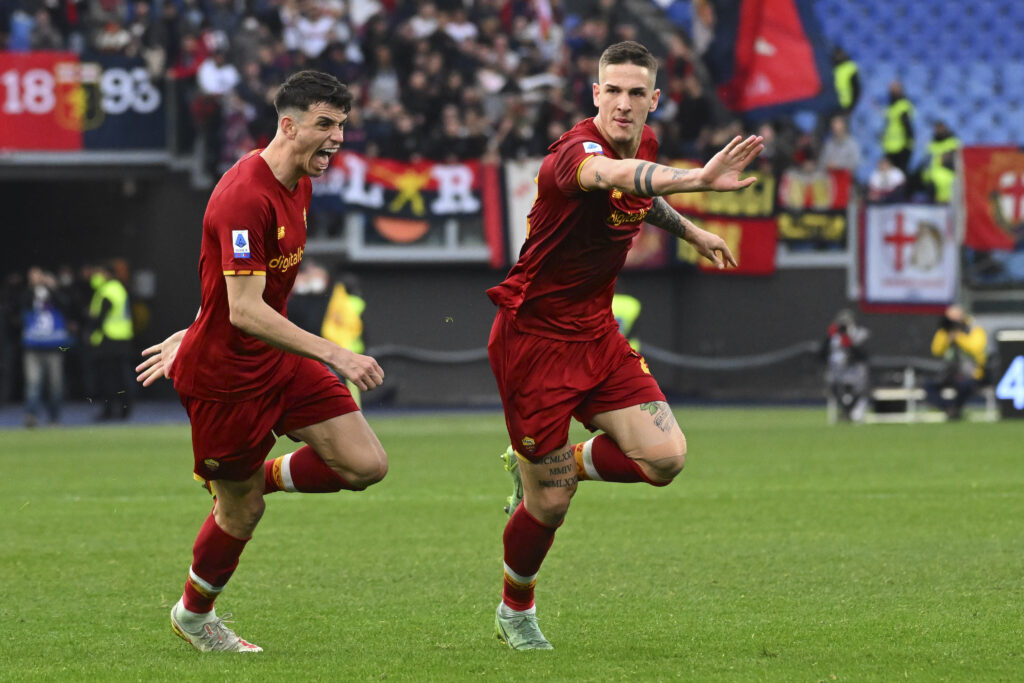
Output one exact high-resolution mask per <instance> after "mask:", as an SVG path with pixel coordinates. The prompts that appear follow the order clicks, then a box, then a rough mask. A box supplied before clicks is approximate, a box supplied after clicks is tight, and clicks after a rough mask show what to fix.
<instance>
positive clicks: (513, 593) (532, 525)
mask: <svg viewBox="0 0 1024 683" xmlns="http://www.w3.org/2000/svg"><path fill="white" fill-rule="evenodd" d="M557 529H558V527H553V526H547V525H545V524H542V523H541V522H540V521H538V520H537V518H536V517H534V516H533V515H531V514H530V513H529V512H527V511H526V506H525V505H523V504H522V503H520V504H519V507H517V508H516V509H515V512H513V513H512V517H511V518H509V520H508V524H506V525H505V533H504V535H503V537H502V538H503V540H504V542H505V583H504V586H503V588H502V591H501V599H502V601H503V602H504V603H505V604H506V605H508V606H509V607H511V608H512V609H515V610H526V609H530V608H531V607H533V587H534V585H535V584H536V583H537V572H539V571H540V565H541V563H542V562H544V556H545V555H547V554H548V549H549V548H550V547H551V544H552V543H554V541H555V531H556V530H557Z"/></svg>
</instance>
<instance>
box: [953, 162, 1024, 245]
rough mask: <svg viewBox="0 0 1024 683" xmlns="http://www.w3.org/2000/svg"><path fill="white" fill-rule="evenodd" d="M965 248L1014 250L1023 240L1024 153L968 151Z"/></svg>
mask: <svg viewBox="0 0 1024 683" xmlns="http://www.w3.org/2000/svg"><path fill="white" fill-rule="evenodd" d="M962 154H963V180H964V209H965V210H964V218H965V221H966V229H965V230H964V246H966V247H970V248H972V249H979V250H982V251H989V250H992V249H1013V248H1014V246H1015V244H1016V243H1018V242H1020V241H1021V240H1024V151H1022V150H1020V149H1018V148H1016V147H965V148H964V149H963V150H962Z"/></svg>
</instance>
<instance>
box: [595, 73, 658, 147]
mask: <svg viewBox="0 0 1024 683" xmlns="http://www.w3.org/2000/svg"><path fill="white" fill-rule="evenodd" d="M599 80H600V81H601V82H600V83H595V84H594V106H595V107H597V119H596V123H597V127H598V130H600V131H601V132H602V133H603V134H604V136H605V137H606V138H607V139H608V141H609V142H611V143H612V144H613V145H614V146H616V147H618V148H620V149H621V150H622V151H625V152H626V153H627V154H628V155H630V156H631V155H632V154H633V153H635V152H636V147H637V145H639V144H640V136H641V135H642V134H643V130H644V123H646V121H647V115H648V114H650V113H651V112H652V111H654V110H655V109H656V108H657V106H658V98H659V97H660V96H661V91H660V90H657V89H655V87H654V74H653V73H651V72H650V71H649V70H648V69H647V67H643V66H638V65H636V64H608V65H606V66H605V67H604V68H603V69H602V70H601V73H600V75H599ZM620 153H621V151H620Z"/></svg>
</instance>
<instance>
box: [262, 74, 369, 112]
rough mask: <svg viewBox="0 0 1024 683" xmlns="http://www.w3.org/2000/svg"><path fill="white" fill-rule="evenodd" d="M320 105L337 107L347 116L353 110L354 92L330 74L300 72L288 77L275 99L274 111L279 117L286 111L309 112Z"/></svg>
mask: <svg viewBox="0 0 1024 683" xmlns="http://www.w3.org/2000/svg"><path fill="white" fill-rule="evenodd" d="M320 103H323V104H328V105H330V106H332V107H337V108H338V109H341V110H342V111H344V112H345V113H346V114H347V113H348V112H349V111H350V110H351V109H352V92H351V91H350V90H349V89H348V87H347V86H346V85H345V84H344V83H342V82H341V81H339V80H338V79H337V78H335V77H334V76H332V75H330V74H325V73H323V72H322V71H299V72H297V73H294V74H292V75H291V76H289V77H288V80H286V81H285V82H284V84H283V85H281V88H280V89H279V90H278V91H277V95H276V96H275V97H274V109H276V110H277V113H278V115H279V116H280V114H281V112H282V111H284V110H285V109H300V110H302V111H308V110H309V108H310V107H311V106H313V105H314V104H320Z"/></svg>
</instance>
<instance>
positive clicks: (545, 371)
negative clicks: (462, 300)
mask: <svg viewBox="0 0 1024 683" xmlns="http://www.w3.org/2000/svg"><path fill="white" fill-rule="evenodd" d="M487 355H488V356H489V358H490V360H491V369H492V370H493V371H494V377H495V378H496V379H497V380H498V392H499V393H500V394H501V403H502V406H504V408H505V424H506V425H507V426H508V434H509V437H510V438H511V439H512V447H513V448H515V449H516V451H517V452H518V453H519V454H520V455H522V456H523V457H525V458H527V459H529V460H536V459H538V458H541V457H542V456H545V455H547V454H548V453H550V452H551V451H553V450H555V449H557V448H561V447H562V446H563V445H565V443H566V441H567V440H568V439H569V421H570V418H571V417H575V418H576V419H577V420H579V421H580V422H582V423H583V424H584V425H585V426H586V427H587V428H588V429H590V430H591V431H593V430H594V427H593V426H592V425H591V422H590V421H591V420H592V419H593V417H594V415H597V414H598V413H604V412H607V411H609V410H618V409H620V408H628V407H630V406H635V405H639V404H641V403H648V402H651V401H664V400H665V394H663V393H662V392H661V389H660V388H659V387H658V383H657V382H656V381H655V379H654V377H653V376H652V375H651V372H650V370H648V369H647V363H646V361H644V359H643V357H642V356H641V355H640V354H639V353H637V352H636V351H634V350H633V349H632V347H630V345H629V342H628V341H626V338H625V337H623V336H622V335H621V334H620V333H619V331H618V330H611V331H610V332H609V333H608V334H606V335H604V336H603V337H601V338H599V339H595V340H593V341H578V342H570V341H561V340H558V339H548V338H547V337H538V336H536V335H533V334H526V333H524V332H519V331H517V330H516V329H515V325H514V323H513V319H512V315H511V314H510V313H509V312H508V311H506V310H505V309H503V308H499V309H498V315H497V316H496V317H495V319H494V326H493V327H492V328H491V338H490V340H489V341H488V343H487Z"/></svg>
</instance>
